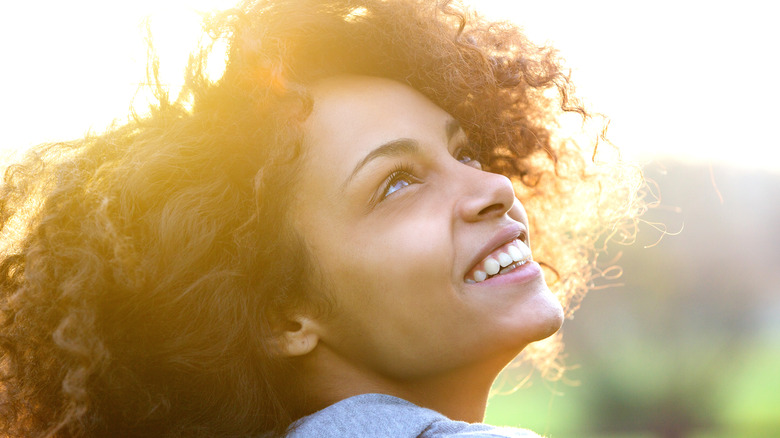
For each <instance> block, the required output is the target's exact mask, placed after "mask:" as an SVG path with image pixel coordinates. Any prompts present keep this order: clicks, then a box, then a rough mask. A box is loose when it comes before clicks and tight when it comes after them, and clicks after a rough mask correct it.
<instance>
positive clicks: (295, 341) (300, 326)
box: [277, 316, 320, 357]
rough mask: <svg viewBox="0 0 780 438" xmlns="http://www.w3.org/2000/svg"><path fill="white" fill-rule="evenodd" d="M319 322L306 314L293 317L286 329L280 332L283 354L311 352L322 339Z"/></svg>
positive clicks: (280, 350) (279, 340)
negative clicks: (318, 328)
mask: <svg viewBox="0 0 780 438" xmlns="http://www.w3.org/2000/svg"><path fill="white" fill-rule="evenodd" d="M317 327H318V326H317V323H316V322H315V321H314V320H312V319H310V318H308V317H305V316H296V317H293V318H291V320H290V321H289V324H288V325H287V327H285V330H284V331H283V332H281V333H280V334H279V337H278V338H277V339H278V342H279V344H280V345H279V347H280V348H279V352H280V354H281V355H283V356H287V357H292V356H303V355H306V354H309V353H311V352H312V350H314V348H315V347H316V346H317V343H318V342H319V340H320V337H319V334H318V330H317Z"/></svg>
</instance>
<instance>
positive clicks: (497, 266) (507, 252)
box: [464, 239, 532, 284]
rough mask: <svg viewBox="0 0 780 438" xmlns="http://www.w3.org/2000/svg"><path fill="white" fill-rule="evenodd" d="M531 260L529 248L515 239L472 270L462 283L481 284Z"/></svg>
mask: <svg viewBox="0 0 780 438" xmlns="http://www.w3.org/2000/svg"><path fill="white" fill-rule="evenodd" d="M530 260H532V258H531V248H529V247H528V245H526V244H525V242H523V241H522V240H519V239H515V240H513V241H511V242H509V243H506V244H504V245H502V246H501V247H500V248H497V249H496V250H495V251H493V252H491V253H490V254H489V255H488V256H487V257H485V258H484V259H482V261H481V262H479V263H477V265H476V266H475V267H474V269H472V270H471V271H470V272H469V273H468V274H466V277H465V278H464V281H465V282H466V283H468V284H474V283H481V282H483V281H485V280H487V279H489V278H493V277H496V276H499V275H503V274H506V273H508V272H511V271H513V270H515V269H517V268H519V267H520V266H522V265H524V264H526V263H527V262H529V261H530Z"/></svg>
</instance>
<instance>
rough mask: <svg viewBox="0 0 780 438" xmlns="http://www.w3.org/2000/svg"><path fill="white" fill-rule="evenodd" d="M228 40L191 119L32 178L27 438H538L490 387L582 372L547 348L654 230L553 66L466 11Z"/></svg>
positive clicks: (7, 224)
mask: <svg viewBox="0 0 780 438" xmlns="http://www.w3.org/2000/svg"><path fill="white" fill-rule="evenodd" d="M209 31H210V33H211V34H212V35H214V36H215V37H220V38H227V39H228V41H229V44H230V50H229V55H228V64H227V68H226V70H225V73H224V75H223V77H222V78H221V79H220V80H218V81H216V82H210V81H209V80H208V79H207V78H206V76H205V75H204V74H203V71H204V69H203V67H204V64H205V60H206V58H207V53H206V52H203V53H200V54H199V56H196V57H194V58H193V59H194V60H193V61H192V63H191V65H190V68H189V72H188V75H187V85H186V86H185V89H184V91H183V92H182V95H181V96H180V97H179V98H178V99H177V100H176V101H175V102H170V101H169V100H168V98H167V96H166V95H165V93H163V92H161V91H160V90H161V87H158V91H159V93H158V95H159V97H160V102H159V104H158V105H156V106H155V107H153V108H152V111H151V114H150V115H149V116H147V117H144V118H137V119H136V120H134V121H133V122H131V123H129V124H127V125H124V126H119V127H116V128H114V129H111V130H110V131H109V132H107V133H105V134H103V135H100V136H97V137H88V138H85V139H82V140H80V141H76V142H71V143H61V144H54V145H43V146H40V147H38V148H36V149H35V150H33V151H32V152H30V153H29V154H28V155H27V158H26V160H25V161H24V162H23V163H21V164H19V165H16V166H11V167H10V168H9V169H8V170H7V172H6V175H5V181H4V186H3V191H2V216H0V217H2V224H3V231H4V232H5V236H4V242H5V243H6V244H5V245H4V246H5V252H4V255H3V259H2V273H3V276H2V291H3V298H2V320H1V321H2V330H0V340H1V342H0V345H2V349H3V350H2V351H3V356H2V357H3V359H2V368H1V369H2V384H1V386H0V387H1V388H2V392H1V393H2V418H3V422H2V426H3V430H2V432H3V433H4V434H6V435H10V436H46V437H55V436H56V437H60V436H61V437H66V436H68V437H69V436H257V435H263V434H268V435H288V436H350V435H351V436H394V437H395V436H454V435H457V434H462V433H471V435H469V436H530V435H529V434H530V432H525V431H520V430H513V429H501V430H500V429H498V428H494V427H491V426H487V425H482V424H479V423H478V422H479V421H480V420H481V419H482V416H483V413H484V409H485V403H486V399H487V394H488V391H489V388H490V385H491V383H492V382H493V380H494V379H495V377H496V375H497V374H498V372H499V371H500V370H501V369H502V368H503V367H504V366H506V364H507V363H509V362H510V361H511V360H512V359H513V358H514V357H515V356H517V355H518V354H519V353H520V352H521V351H524V350H525V351H530V354H529V356H528V357H529V358H531V359H533V360H535V361H536V363H537V364H538V365H539V366H540V367H541V368H542V369H545V370H552V373H553V374H554V373H555V370H556V363H555V362H554V356H553V355H551V354H542V353H541V352H542V351H544V350H551V348H550V347H549V344H548V345H547V346H546V347H542V348H539V349H537V352H536V353H534V352H533V351H532V349H533V346H531V347H528V348H526V347H527V346H528V345H529V344H530V343H532V342H534V341H538V340H541V339H544V338H546V337H548V336H550V335H552V334H553V333H555V332H556V331H557V330H558V328H559V327H560V325H561V322H562V319H563V316H564V314H565V313H566V312H565V311H564V310H563V309H567V311H571V310H572V309H573V308H574V304H576V302H577V301H578V299H579V298H580V297H581V295H582V293H584V291H585V289H586V285H587V284H588V282H590V281H591V280H592V279H593V277H594V275H593V274H592V273H591V271H592V268H591V263H592V256H593V249H594V248H595V247H596V245H597V243H598V244H599V245H603V244H604V238H602V236H604V231H605V230H610V232H611V234H610V235H609V236H608V237H609V238H611V237H614V235H615V234H616V233H615V232H614V230H616V229H619V228H616V224H618V223H619V221H621V220H625V219H629V220H630V219H631V218H632V217H633V216H634V215H635V212H636V209H637V204H636V202H635V201H634V200H633V194H634V193H635V191H636V181H637V179H638V176H637V175H636V173H635V171H633V170H632V169H630V168H628V167H626V168H623V167H612V168H611V169H610V171H609V172H604V171H600V170H599V169H598V168H597V167H595V166H593V165H592V164H590V165H589V164H587V163H586V162H585V160H583V159H582V158H581V157H582V156H583V155H582V152H581V151H580V150H579V149H578V148H577V147H576V146H574V145H572V144H571V143H567V142H564V141H560V140H556V139H555V136H554V135H553V134H554V133H553V132H552V131H551V129H552V127H553V126H554V121H555V116H556V114H557V112H558V111H557V110H558V109H563V110H566V111H577V112H580V113H581V114H583V115H585V112H584V110H582V109H581V108H580V107H577V106H574V107H570V104H569V102H568V100H567V98H568V93H569V91H570V86H569V84H568V78H567V76H565V75H564V74H563V73H562V72H561V69H560V66H559V65H558V63H557V61H556V59H555V58H554V56H553V53H552V52H551V51H550V50H546V49H542V48H537V47H535V46H533V45H532V44H530V43H529V42H528V41H527V40H526V39H525V38H524V37H523V35H522V34H521V33H520V32H519V31H518V29H517V28H515V27H513V26H511V25H508V24H495V23H488V22H485V21H483V20H482V19H480V18H478V17H476V16H474V15H472V14H470V13H468V12H467V11H464V10H463V9H462V8H461V7H460V6H459V5H457V4H451V3H449V2H442V3H433V2H430V1H417V0H395V1H382V0H374V1H372V0H367V1H363V2H356V1H349V0H340V1H339V0H332V1H325V0H320V1H301V0H294V1H293V0H276V1H258V2H251V3H247V4H244V5H242V6H241V7H239V8H238V9H236V10H233V11H229V12H227V13H225V14H224V15H222V16H218V17H213V18H212V19H211V20H210V22H209ZM556 89H557V91H558V93H557V96H558V97H557V98H554V97H552V96H553V95H552V94H550V93H548V91H550V90H556ZM626 169H627V171H626V172H623V173H619V172H618V171H620V170H626ZM575 187H576V188H577V189H578V191H577V193H576V194H575V193H574V188H575ZM518 199H521V200H522V203H521V202H520V201H519V200H518ZM524 207H525V209H524ZM526 209H527V210H528V211H529V213H528V215H527V214H526ZM529 215H530V218H529ZM531 230H533V233H534V246H533V255H532V253H531V245H530V236H531ZM533 260H539V262H538V263H537V262H535V261H533ZM541 266H545V267H546V268H547V269H545V270H546V271H547V274H548V278H547V281H545V277H544V275H543V272H542V268H541ZM547 282H549V283H551V284H552V285H553V287H554V290H555V293H553V292H551V290H550V289H549V288H548V285H547ZM552 350H554V348H552ZM470 423H475V424H470Z"/></svg>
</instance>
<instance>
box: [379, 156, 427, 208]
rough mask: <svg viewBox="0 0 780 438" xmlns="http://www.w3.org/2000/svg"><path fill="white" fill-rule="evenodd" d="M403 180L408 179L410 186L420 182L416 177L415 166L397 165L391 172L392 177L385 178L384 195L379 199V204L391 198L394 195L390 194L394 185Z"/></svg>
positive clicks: (408, 164)
mask: <svg viewBox="0 0 780 438" xmlns="http://www.w3.org/2000/svg"><path fill="white" fill-rule="evenodd" d="M403 178H406V179H407V180H408V181H409V183H410V185H411V184H414V183H416V182H419V180H418V179H417V178H416V177H415V176H414V166H413V165H412V164H411V163H398V164H396V165H395V167H394V168H393V170H392V172H390V175H388V176H387V178H385V181H384V183H383V184H382V187H383V189H382V195H381V196H380V197H379V202H381V201H382V200H384V199H386V198H387V197H388V196H390V195H391V194H392V193H388V192H389V191H390V188H391V187H392V186H393V184H395V183H396V182H398V181H400V180H402V179H403ZM398 190H400V189H398ZM393 193H394V192H393Z"/></svg>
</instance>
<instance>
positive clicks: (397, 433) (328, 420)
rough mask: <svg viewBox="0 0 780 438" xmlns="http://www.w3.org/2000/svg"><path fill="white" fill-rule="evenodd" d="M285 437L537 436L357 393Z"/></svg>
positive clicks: (296, 425)
mask: <svg viewBox="0 0 780 438" xmlns="http://www.w3.org/2000/svg"><path fill="white" fill-rule="evenodd" d="M287 437H288V438H348V437H371V438H443V437H462V438H478V437H493V438H540V437H539V435H537V434H535V433H533V432H531V431H528V430H524V429H515V428H511V427H496V426H490V425H487V424H481V423H465V422H463V421H453V420H450V419H449V418H447V417H445V416H444V415H442V414H440V413H438V412H436V411H432V410H430V409H426V408H422V407H420V406H417V405H415V404H412V403H410V402H408V401H406V400H402V399H400V398H397V397H392V396H389V395H384V394H361V395H356V396H354V397H350V398H348V399H345V400H341V401H340V402H338V403H335V404H332V405H330V406H328V407H327V408H325V409H323V410H321V411H317V412H315V413H313V414H311V415H309V416H307V417H303V418H301V419H300V420H298V421H296V422H295V423H294V424H293V426H292V427H291V430H290V432H289V433H288V434H287Z"/></svg>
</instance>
